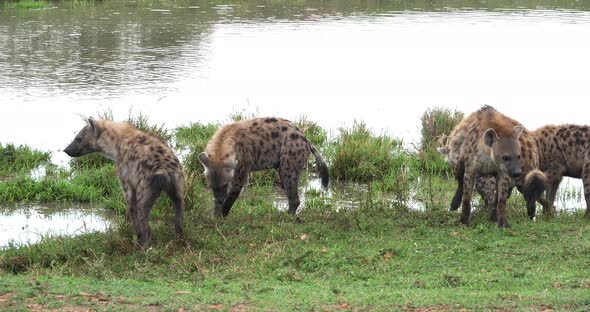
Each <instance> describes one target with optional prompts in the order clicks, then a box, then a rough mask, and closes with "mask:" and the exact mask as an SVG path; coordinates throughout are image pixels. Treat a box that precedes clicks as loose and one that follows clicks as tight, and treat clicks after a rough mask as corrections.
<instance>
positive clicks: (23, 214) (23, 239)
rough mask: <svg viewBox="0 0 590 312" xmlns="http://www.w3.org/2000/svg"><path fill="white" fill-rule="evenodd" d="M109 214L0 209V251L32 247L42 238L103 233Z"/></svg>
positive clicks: (92, 210)
mask: <svg viewBox="0 0 590 312" xmlns="http://www.w3.org/2000/svg"><path fill="white" fill-rule="evenodd" d="M114 218H115V216H114V213H113V212H112V211H108V210H106V209H104V208H100V207H92V206H88V205H84V206H75V207H74V206H59V205H46V206H31V207H18V208H14V207H12V208H6V207H0V249H2V248H3V247H6V246H8V245H9V244H15V245H22V244H33V243H36V242H38V241H40V240H41V239H42V238H43V237H49V236H64V235H66V236H70V235H79V234H84V233H92V232H104V231H106V230H107V229H108V228H109V226H110V224H111V223H112V222H113V220H114Z"/></svg>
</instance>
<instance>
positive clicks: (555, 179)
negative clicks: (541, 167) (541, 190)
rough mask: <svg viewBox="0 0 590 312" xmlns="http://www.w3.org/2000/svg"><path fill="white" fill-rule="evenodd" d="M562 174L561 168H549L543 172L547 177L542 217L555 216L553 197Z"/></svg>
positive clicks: (555, 194) (563, 171)
mask: <svg viewBox="0 0 590 312" xmlns="http://www.w3.org/2000/svg"><path fill="white" fill-rule="evenodd" d="M564 173H565V170H562V168H550V169H548V170H547V171H545V175H546V176H547V189H546V190H545V194H546V202H545V204H544V205H543V215H545V216H553V215H555V196H557V190H558V189H559V184H560V183H561V179H562V178H563V174H564Z"/></svg>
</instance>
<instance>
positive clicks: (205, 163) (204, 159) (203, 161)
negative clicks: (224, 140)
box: [199, 152, 209, 169]
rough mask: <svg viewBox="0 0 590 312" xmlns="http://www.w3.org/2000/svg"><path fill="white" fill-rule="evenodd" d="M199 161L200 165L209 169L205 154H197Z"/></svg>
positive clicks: (207, 158) (207, 157)
mask: <svg viewBox="0 0 590 312" xmlns="http://www.w3.org/2000/svg"><path fill="white" fill-rule="evenodd" d="M199 161H200V162H201V165H203V167H204V168H205V169H207V167H209V156H207V153H205V152H203V153H201V154H199Z"/></svg>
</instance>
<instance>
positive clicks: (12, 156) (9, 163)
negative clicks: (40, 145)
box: [0, 143, 51, 177]
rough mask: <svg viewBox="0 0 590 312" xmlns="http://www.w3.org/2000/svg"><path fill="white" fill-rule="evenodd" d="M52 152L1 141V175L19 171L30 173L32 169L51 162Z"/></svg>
mask: <svg viewBox="0 0 590 312" xmlns="http://www.w3.org/2000/svg"><path fill="white" fill-rule="evenodd" d="M50 159H51V153H49V152H42V151H38V150H34V149H31V148H30V147H28V146H25V145H20V146H18V147H17V146H14V144H10V143H9V144H6V145H2V143H0V177H6V176H10V175H15V174H19V173H29V172H30V171H31V170H33V169H35V168H37V167H39V166H41V165H45V164H49V163H50Z"/></svg>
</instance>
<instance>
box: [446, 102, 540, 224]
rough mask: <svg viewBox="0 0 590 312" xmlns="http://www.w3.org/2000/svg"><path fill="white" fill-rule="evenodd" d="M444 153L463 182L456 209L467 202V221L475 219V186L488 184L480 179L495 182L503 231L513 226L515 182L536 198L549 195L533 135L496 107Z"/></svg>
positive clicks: (463, 126) (458, 131) (457, 133)
mask: <svg viewBox="0 0 590 312" xmlns="http://www.w3.org/2000/svg"><path fill="white" fill-rule="evenodd" d="M439 151H440V152H441V153H443V154H444V155H445V156H446V158H447V161H448V162H449V164H450V166H451V167H452V169H453V173H454V175H455V178H456V179H457V183H458V187H457V190H456V192H455V196H454V197H453V200H452V202H451V210H456V209H457V208H459V205H460V204H461V202H462V207H463V208H462V213H461V218H460V222H461V223H464V224H466V223H468V221H469V216H470V214H471V196H472V193H473V188H474V186H475V184H476V182H477V183H483V182H485V181H481V180H480V179H488V178H490V177H491V178H492V179H493V180H492V181H493V185H494V188H495V190H494V191H495V193H494V194H493V203H494V204H495V206H496V207H495V209H492V211H493V213H494V212H495V213H496V214H497V216H496V219H497V223H498V227H509V224H508V222H507V220H506V200H507V198H508V196H509V193H510V191H511V190H512V187H513V186H514V185H515V184H516V185H517V186H519V185H520V186H521V187H522V191H523V192H525V193H526V194H527V195H528V196H530V197H532V198H537V197H538V196H539V194H540V193H542V192H543V191H544V188H543V185H544V184H543V183H542V181H543V178H544V176H543V174H542V173H541V172H540V171H539V170H537V166H538V155H537V151H536V147H535V144H534V141H533V140H532V137H531V136H530V134H529V133H528V131H527V130H526V129H525V128H524V127H523V126H522V125H521V124H520V123H518V122H517V121H515V120H514V119H511V118H509V117H507V116H505V115H503V114H502V113H500V112H498V111H496V110H495V109H494V108H492V107H491V106H487V105H486V106H484V107H482V108H481V109H480V110H478V111H477V112H474V113H472V114H470V115H469V116H467V117H465V118H464V119H463V120H462V121H461V122H460V123H459V124H458V125H457V126H456V127H455V129H453V131H452V133H451V134H450V136H449V138H448V141H447V144H446V146H444V147H442V148H440V149H439ZM489 182H490V181H487V183H489ZM484 198H486V197H485V196H484ZM488 198H489V197H488ZM533 204H534V200H533Z"/></svg>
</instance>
